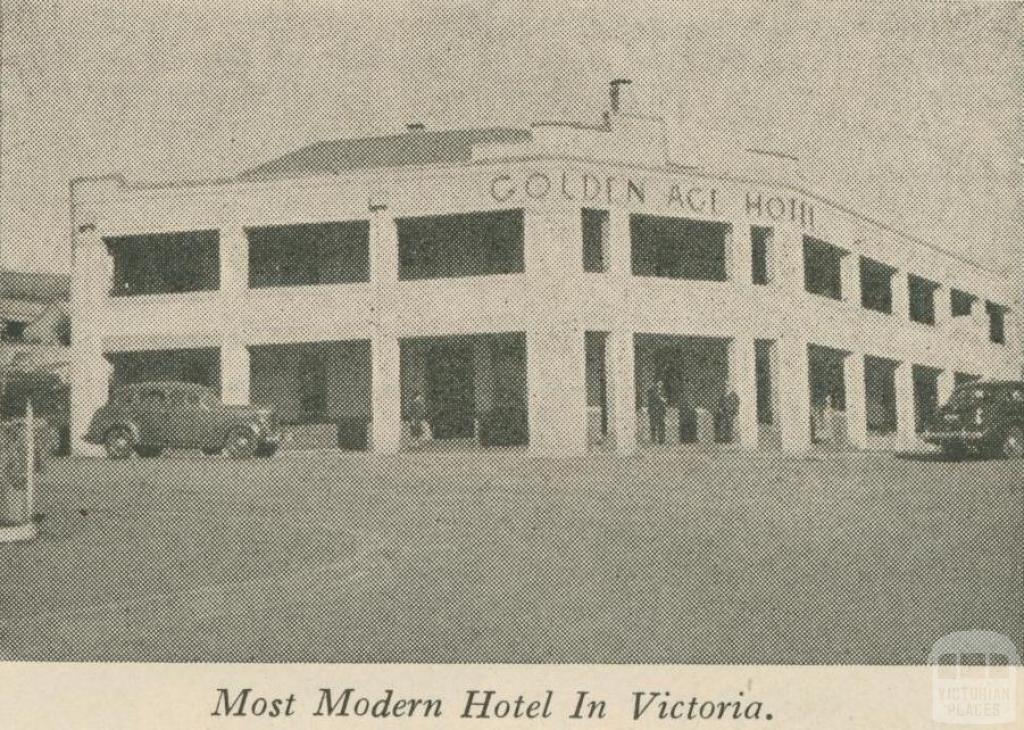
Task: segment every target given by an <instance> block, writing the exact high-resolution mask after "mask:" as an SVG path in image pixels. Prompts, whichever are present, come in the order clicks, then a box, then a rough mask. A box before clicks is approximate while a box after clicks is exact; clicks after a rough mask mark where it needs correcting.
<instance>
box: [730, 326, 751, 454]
mask: <svg viewBox="0 0 1024 730" xmlns="http://www.w3.org/2000/svg"><path fill="white" fill-rule="evenodd" d="M729 387H730V388H731V389H732V391H733V392H734V393H735V394H736V395H737V397H738V398H739V413H737V414H736V423H735V425H734V429H735V431H734V432H735V437H736V441H737V443H739V445H740V446H742V447H744V448H748V449H756V448H757V436H758V425H757V367H756V364H755V356H754V340H753V339H752V338H749V337H734V338H733V339H732V340H731V341H730V342H729Z"/></svg>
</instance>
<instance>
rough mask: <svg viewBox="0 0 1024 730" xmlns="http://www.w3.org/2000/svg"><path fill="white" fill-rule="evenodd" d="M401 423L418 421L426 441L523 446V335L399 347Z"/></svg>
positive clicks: (415, 341)
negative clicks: (424, 430)
mask: <svg viewBox="0 0 1024 730" xmlns="http://www.w3.org/2000/svg"><path fill="white" fill-rule="evenodd" d="M399 344H400V352H401V355H400V358H401V367H400V370H401V377H400V380H401V399H402V420H403V422H404V423H405V428H406V429H407V430H409V431H410V433H409V436H410V437H412V436H413V435H414V434H412V432H411V429H413V428H415V425H414V424H413V423H412V421H413V420H418V419H422V420H424V421H425V422H426V425H427V426H428V427H429V430H428V434H429V440H431V441H438V442H442V441H447V442H457V441H463V442H466V443H477V444H479V445H481V446H514V445H524V444H526V443H527V441H528V436H529V434H528V430H527V403H526V335H525V333H522V332H509V333H493V334H475V335H465V336H450V337H415V338H405V339H402V340H401V341H400V343H399Z"/></svg>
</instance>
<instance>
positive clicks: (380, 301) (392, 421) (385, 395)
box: [370, 193, 402, 454]
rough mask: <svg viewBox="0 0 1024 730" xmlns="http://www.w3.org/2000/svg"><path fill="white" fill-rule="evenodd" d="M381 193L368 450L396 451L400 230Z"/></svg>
mask: <svg viewBox="0 0 1024 730" xmlns="http://www.w3.org/2000/svg"><path fill="white" fill-rule="evenodd" d="M385 198H386V194H384V193H381V194H379V195H378V197H377V199H375V200H371V202H370V282H371V285H372V287H373V295H374V305H373V319H372V322H371V332H372V334H371V339H370V359H371V375H370V413H371V423H370V448H371V449H372V450H373V451H374V452H376V453H379V454H393V453H395V452H397V451H398V448H399V445H400V442H401V435H402V387H401V348H400V346H399V343H398V334H397V331H396V323H395V304H394V303H395V296H396V289H397V287H398V231H397V229H396V227H395V221H394V218H392V216H391V214H390V213H389V212H388V209H387V205H386V204H385V201H384V199H385Z"/></svg>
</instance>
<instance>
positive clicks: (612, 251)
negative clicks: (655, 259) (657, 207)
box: [605, 209, 633, 276]
mask: <svg viewBox="0 0 1024 730" xmlns="http://www.w3.org/2000/svg"><path fill="white" fill-rule="evenodd" d="M605 260H606V261H607V262H608V273H609V274H615V275H618V276H632V274H633V244H632V239H631V238H630V231H629V213H628V212H627V211H624V210H618V209H613V210H610V211H608V255H607V258H606V259H605Z"/></svg>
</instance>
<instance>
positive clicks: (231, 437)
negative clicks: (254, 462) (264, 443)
mask: <svg viewBox="0 0 1024 730" xmlns="http://www.w3.org/2000/svg"><path fill="white" fill-rule="evenodd" d="M257 446H258V443H257V441H256V436H255V434H253V432H252V431H251V430H249V429H248V428H233V429H231V431H229V432H228V437H227V439H226V440H225V441H224V453H226V454H227V455H228V456H230V457H231V458H232V459H251V458H252V457H253V456H254V455H255V454H256V448H257Z"/></svg>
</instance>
